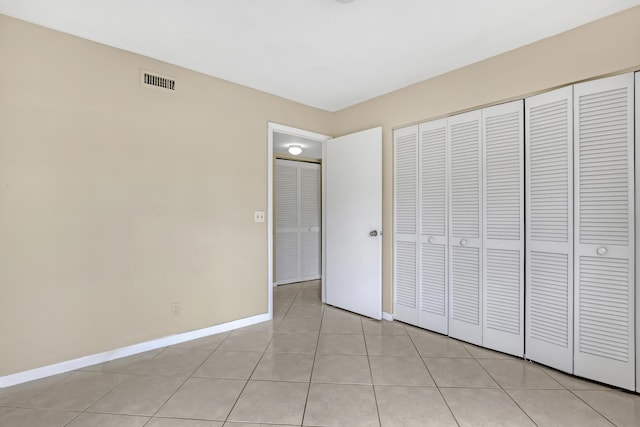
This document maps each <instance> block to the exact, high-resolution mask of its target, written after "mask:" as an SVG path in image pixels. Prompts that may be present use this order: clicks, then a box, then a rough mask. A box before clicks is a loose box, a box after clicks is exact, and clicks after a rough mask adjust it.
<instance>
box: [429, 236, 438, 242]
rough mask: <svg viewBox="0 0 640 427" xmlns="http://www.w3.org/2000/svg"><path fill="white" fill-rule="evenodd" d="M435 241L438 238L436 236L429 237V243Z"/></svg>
mask: <svg viewBox="0 0 640 427" xmlns="http://www.w3.org/2000/svg"><path fill="white" fill-rule="evenodd" d="M435 241H436V239H435V238H434V237H429V239H428V242H429V243H433V242H435Z"/></svg>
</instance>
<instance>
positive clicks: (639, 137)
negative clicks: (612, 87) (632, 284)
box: [635, 72, 640, 392]
mask: <svg viewBox="0 0 640 427" xmlns="http://www.w3.org/2000/svg"><path fill="white" fill-rule="evenodd" d="M635 77H636V86H635V93H636V102H635V106H636V107H635V110H636V129H635V132H636V142H637V143H640V107H639V106H640V72H637V73H635ZM635 157H636V165H639V164H640V152H639V151H638V150H635ZM635 179H636V187H635V188H640V184H639V183H638V181H640V174H636V175H635ZM635 232H636V235H637V234H638V232H640V230H638V229H636V230H635ZM636 241H637V239H636ZM638 307H640V292H636V391H637V392H640V314H638V312H637V311H638Z"/></svg>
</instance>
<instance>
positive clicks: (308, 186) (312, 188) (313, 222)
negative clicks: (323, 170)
mask: <svg viewBox="0 0 640 427" xmlns="http://www.w3.org/2000/svg"><path fill="white" fill-rule="evenodd" d="M300 198H301V206H300V214H301V216H300V220H301V222H300V225H301V226H302V227H320V168H313V169H308V168H301V169H300Z"/></svg>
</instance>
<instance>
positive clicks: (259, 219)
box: [253, 211, 264, 222]
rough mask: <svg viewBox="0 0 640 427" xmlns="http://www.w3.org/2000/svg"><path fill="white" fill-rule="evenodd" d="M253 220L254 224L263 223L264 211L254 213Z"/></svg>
mask: <svg viewBox="0 0 640 427" xmlns="http://www.w3.org/2000/svg"><path fill="white" fill-rule="evenodd" d="M253 219H254V221H255V222H264V211H255V212H254V215H253Z"/></svg>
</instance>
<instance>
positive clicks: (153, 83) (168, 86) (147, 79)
mask: <svg viewBox="0 0 640 427" xmlns="http://www.w3.org/2000/svg"><path fill="white" fill-rule="evenodd" d="M140 77H141V79H142V86H144V87H150V88H157V89H160V90H169V91H174V90H176V81H175V79H172V78H171V77H167V76H162V75H160V74H157V73H151V72H149V71H144V70H142V71H141V73H140Z"/></svg>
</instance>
